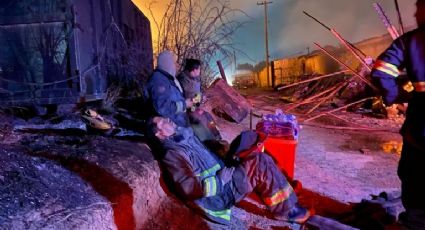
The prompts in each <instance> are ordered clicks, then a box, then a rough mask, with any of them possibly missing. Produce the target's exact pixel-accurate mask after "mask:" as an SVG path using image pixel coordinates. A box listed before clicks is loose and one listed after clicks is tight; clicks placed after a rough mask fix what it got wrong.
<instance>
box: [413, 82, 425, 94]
mask: <svg viewBox="0 0 425 230" xmlns="http://www.w3.org/2000/svg"><path fill="white" fill-rule="evenodd" d="M412 84H413V87H414V88H415V91H416V92H425V81H419V82H413V83H412Z"/></svg>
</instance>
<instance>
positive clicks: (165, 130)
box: [153, 117, 176, 139]
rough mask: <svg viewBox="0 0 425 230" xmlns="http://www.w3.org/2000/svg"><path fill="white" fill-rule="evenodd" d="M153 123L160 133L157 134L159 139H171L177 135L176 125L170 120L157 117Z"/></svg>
mask: <svg viewBox="0 0 425 230" xmlns="http://www.w3.org/2000/svg"><path fill="white" fill-rule="evenodd" d="M153 122H154V123H155V124H156V127H157V128H158V131H157V132H156V133H155V136H157V137H158V138H159V139H164V138H167V137H170V136H172V135H174V134H175V133H176V124H175V123H174V122H172V121H171V120H170V119H169V118H164V117H155V118H154V119H153Z"/></svg>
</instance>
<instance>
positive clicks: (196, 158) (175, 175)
mask: <svg viewBox="0 0 425 230" xmlns="http://www.w3.org/2000/svg"><path fill="white" fill-rule="evenodd" d="M149 128H150V129H151V131H152V134H154V135H155V136H156V137H157V138H158V139H159V140H160V142H161V144H162V145H163V147H164V148H165V149H166V154H165V156H164V158H163V159H162V163H163V165H164V168H165V170H166V171H167V172H168V174H169V176H170V177H171V180H172V182H173V186H174V189H175V190H176V192H177V193H178V194H179V195H180V196H181V198H183V199H185V200H186V201H187V202H188V203H189V204H192V205H194V207H195V208H197V209H200V210H201V211H202V213H204V214H205V215H206V216H207V217H208V218H209V219H211V220H213V221H215V222H218V223H222V224H228V223H229V221H230V219H231V211H230V209H231V207H232V206H233V205H235V203H237V202H239V201H240V200H242V199H243V198H244V197H245V196H246V195H247V194H249V193H251V192H252V191H255V192H256V193H257V194H259V195H260V197H261V198H262V199H263V201H264V203H265V204H266V205H267V206H268V207H269V210H270V211H271V213H272V214H273V215H274V217H275V218H276V219H280V220H285V221H289V222H295V223H304V222H305V221H306V220H307V219H308V217H309V216H310V214H311V213H310V212H309V211H308V210H307V209H304V208H302V207H300V206H298V204H297V197H296V195H295V193H294V190H293V189H292V187H291V185H290V184H289V183H288V181H287V180H286V178H285V176H284V175H283V174H282V173H281V172H280V171H279V170H278V168H277V166H276V165H275V163H274V162H273V160H272V158H271V157H270V156H268V155H266V154H263V153H261V150H260V148H259V147H257V145H256V142H257V138H258V136H257V134H256V133H255V132H253V131H248V132H244V133H242V134H241V136H240V139H239V141H238V143H237V145H236V146H238V147H237V149H236V153H238V152H247V151H248V150H249V153H248V154H244V155H246V157H245V158H244V159H243V160H241V162H240V163H239V164H238V165H236V166H234V167H226V166H224V164H223V162H222V161H221V160H220V159H219V158H217V156H215V155H214V154H212V153H211V152H210V151H208V150H207V149H206V148H205V147H204V146H203V145H202V143H201V142H200V141H199V140H198V139H197V138H196V137H195V136H194V135H193V131H192V129H190V128H184V127H176V125H175V124H174V123H173V122H172V121H170V120H169V119H165V118H162V117H155V118H153V119H152V120H151V122H150V127H149Z"/></svg>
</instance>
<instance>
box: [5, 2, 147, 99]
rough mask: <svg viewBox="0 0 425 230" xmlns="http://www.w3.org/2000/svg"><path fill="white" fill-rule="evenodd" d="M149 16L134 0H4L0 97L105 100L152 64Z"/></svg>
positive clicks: (139, 75) (138, 76)
mask: <svg viewBox="0 0 425 230" xmlns="http://www.w3.org/2000/svg"><path fill="white" fill-rule="evenodd" d="M152 56H153V55H152V42H151V32H150V25H149V20H148V19H147V18H146V17H145V16H144V15H143V13H142V12H141V11H140V10H139V9H138V8H137V7H136V6H135V5H134V3H133V2H132V1H131V0H20V1H17V0H1V1H0V103H1V104H22V103H37V104H58V103H76V102H78V101H80V100H83V101H90V100H98V99H103V98H104V96H105V92H106V90H107V88H108V86H109V85H110V84H112V83H114V82H115V83H116V82H123V81H126V80H128V79H129V78H140V77H141V76H142V75H143V74H144V73H146V72H147V71H150V70H152V68H153V61H152Z"/></svg>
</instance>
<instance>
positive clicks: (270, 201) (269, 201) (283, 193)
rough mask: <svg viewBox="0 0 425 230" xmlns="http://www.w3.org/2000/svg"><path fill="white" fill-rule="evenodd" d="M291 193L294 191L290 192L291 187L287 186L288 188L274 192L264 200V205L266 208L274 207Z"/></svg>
mask: <svg viewBox="0 0 425 230" xmlns="http://www.w3.org/2000/svg"><path fill="white" fill-rule="evenodd" d="M293 192H294V190H292V188H291V186H289V184H288V186H286V187H285V188H283V189H282V190H279V191H278V192H276V193H275V194H274V195H273V196H272V197H269V198H265V199H264V203H265V204H266V205H268V206H274V205H276V204H279V203H281V202H283V201H285V200H287V199H288V198H289V196H290V195H291V194H292V193H293Z"/></svg>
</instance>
